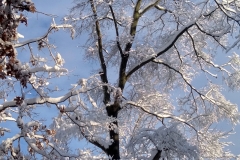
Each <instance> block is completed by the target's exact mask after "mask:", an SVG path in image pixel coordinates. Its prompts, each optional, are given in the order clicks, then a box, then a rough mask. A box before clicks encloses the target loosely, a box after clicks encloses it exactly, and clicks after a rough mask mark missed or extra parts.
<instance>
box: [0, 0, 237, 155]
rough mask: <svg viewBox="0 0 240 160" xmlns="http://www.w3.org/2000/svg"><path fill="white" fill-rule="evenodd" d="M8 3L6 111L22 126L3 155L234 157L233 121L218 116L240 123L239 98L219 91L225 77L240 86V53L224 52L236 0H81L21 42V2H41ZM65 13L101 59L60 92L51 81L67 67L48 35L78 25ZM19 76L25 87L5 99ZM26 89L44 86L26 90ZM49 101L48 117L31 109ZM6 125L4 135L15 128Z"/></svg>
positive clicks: (232, 41)
mask: <svg viewBox="0 0 240 160" xmlns="http://www.w3.org/2000/svg"><path fill="white" fill-rule="evenodd" d="M1 7H2V10H3V11H4V12H2V15H3V16H2V17H3V18H2V20H1V25H2V26H3V27H2V28H3V31H2V32H1V35H2V38H1V40H2V42H1V45H2V47H1V49H2V51H1V59H2V60H1V63H2V64H1V71H2V72H1V78H2V79H3V80H2V84H3V86H4V87H3V88H2V95H3V96H2V99H3V100H5V102H3V103H2V105H1V106H0V113H1V121H14V122H16V124H17V125H18V127H19V133H18V134H16V135H15V136H13V137H12V138H6V139H5V140H3V142H2V144H1V145H0V155H2V157H3V158H7V157H8V158H12V159H14V158H15V159H16V158H18V157H24V158H25V159H31V158H32V159H33V158H34V157H35V156H36V155H42V156H43V157H44V158H45V159H61V158H64V157H65V158H67V159H68V158H69V159H94V158H95V159H100V158H109V159H110V158H113V159H120V158H122V159H160V158H162V159H163V158H167V159H174V158H177V159H204V158H208V159H230V158H234V157H235V156H234V155H233V154H231V153H230V152H228V151H227V150H226V149H225V147H226V146H227V145H228V143H227V142H224V141H222V139H223V138H226V137H227V136H228V135H229V134H230V133H229V131H221V130H219V129H218V128H217V127H216V126H217V124H221V122H222V121H223V120H224V121H229V122H231V124H232V127H233V128H234V125H236V124H237V123H239V112H238V108H237V105H235V104H233V103H231V102H230V101H228V100H227V99H226V98H225V97H224V95H223V94H222V93H221V92H222V88H225V87H226V88H227V87H229V88H230V89H232V90H238V89H239V88H240V84H239V81H240V72H239V69H240V67H239V65H240V59H239V55H238V54H236V53H232V54H231V55H229V56H228V58H224V59H223V58H222V57H224V56H225V55H224V54H221V53H222V52H228V53H229V52H230V51H231V50H232V49H233V48H234V47H235V46H238V42H239V23H240V21H239V20H240V19H239V13H240V12H239V10H238V9H239V7H240V4H239V3H238V1H234V0H231V1H230V0H225V1H214V0H202V1H197V2H195V1H185V0H182V1H176V0H175V1H163V0H135V1H133V0H132V1H130V0H121V1H117V0H88V1H86V0H85V1H84V0H75V1H74V7H73V8H72V9H71V12H70V15H69V16H67V17H65V18H64V21H65V22H64V24H63V25H60V26H57V25H56V24H55V23H53V24H52V26H51V27H50V29H49V30H48V32H47V34H45V35H44V36H43V37H40V38H38V39H34V40H30V41H27V42H22V43H19V42H18V41H17V38H15V39H14V38H13V37H16V35H18V34H17V32H16V28H17V26H18V23H17V22H25V23H27V21H26V18H24V16H23V15H22V14H20V15H19V16H17V13H15V11H18V12H19V11H23V10H26V11H31V12H36V9H35V7H34V5H33V3H31V2H30V1H24V2H23V1H19V2H16V1H6V2H4V3H2V6H1ZM30 8H31V9H30ZM10 13H11V14H10ZM9 15H12V16H14V18H9V17H10V16H9ZM4 17H5V19H4ZM68 23H71V24H72V25H73V26H74V29H75V30H76V34H77V36H81V35H82V36H84V37H87V38H86V43H85V45H84V46H83V47H82V50H84V51H85V56H86V58H87V59H88V60H89V61H90V62H91V61H94V62H99V69H98V70H97V71H96V70H95V71H93V72H94V74H93V76H91V77H89V78H87V79H84V78H83V79H80V80H79V81H78V82H77V83H76V84H75V85H73V87H72V88H71V89H70V91H69V92H68V93H66V94H64V95H63V96H60V97H56V96H57V95H58V92H59V90H58V89H54V88H52V86H51V85H48V84H49V81H51V79H54V78H56V77H55V75H56V76H60V75H62V74H63V73H65V72H67V70H66V69H64V68H61V66H62V64H63V62H64V61H63V59H62V57H61V55H60V54H56V55H54V54H53V53H52V52H51V49H52V46H51V45H50V44H49V43H48V40H47V37H48V34H49V33H50V31H51V30H53V29H58V28H64V27H69V28H72V27H71V25H68ZM12 24H15V26H14V27H12V28H11V26H12ZM4 25H5V26H4ZM5 30H6V31H5ZM72 31H73V29H72ZM32 42H37V43H38V47H39V49H48V50H49V51H50V55H51V56H52V59H53V60H54V61H53V62H51V61H47V59H46V58H45V57H44V58H41V57H37V56H36V55H34V54H33V52H32V48H31V47H30V43H32ZM24 45H27V46H29V50H30V53H31V54H30V57H31V58H30V62H29V63H25V64H23V63H20V61H19V60H17V56H16V48H18V47H23V46H24ZM219 58H221V59H220V60H217V59H219ZM50 65H52V66H54V67H49V66H50ZM51 72H54V73H55V74H52V73H51ZM80 72H81V70H80ZM50 73H51V74H50ZM199 79H201V80H200V81H199ZM219 80H223V81H222V82H223V83H219ZM17 82H21V87H20V88H19V89H20V90H21V93H20V95H19V96H17V97H15V98H14V100H12V101H11V100H8V97H9V95H10V94H11V92H12V90H13V89H12V88H15V87H16V85H14V84H15V83H17ZM15 90H16V89H15ZM29 92H36V93H37V94H38V96H37V97H34V98H28V97H27V93H29ZM46 106H48V107H55V108H56V112H58V113H59V114H58V115H57V116H56V117H54V119H53V120H52V124H51V125H50V126H46V125H45V124H44V122H42V121H41V116H38V117H37V116H34V112H36V111H37V109H38V108H39V107H46ZM0 131H1V134H2V136H4V134H5V132H7V131H9V129H7V128H0ZM70 140H74V144H77V142H78V141H79V143H78V144H79V150H78V151H75V152H74V151H72V150H71V143H69V141H70ZM22 141H25V142H26V143H27V145H28V151H29V153H26V152H24V150H23V149H22V147H21V146H22V145H23V144H24V143H23V142H22ZM21 142H22V143H21ZM81 142H82V143H84V144H86V146H84V148H81V147H80V144H81ZM86 142H87V143H86Z"/></svg>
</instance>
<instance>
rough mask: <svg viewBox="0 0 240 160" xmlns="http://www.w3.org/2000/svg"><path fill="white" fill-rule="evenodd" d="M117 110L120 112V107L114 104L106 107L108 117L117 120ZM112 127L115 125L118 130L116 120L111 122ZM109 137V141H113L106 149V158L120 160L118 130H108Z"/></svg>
mask: <svg viewBox="0 0 240 160" xmlns="http://www.w3.org/2000/svg"><path fill="white" fill-rule="evenodd" d="M119 110H120V105H119V104H118V103H115V104H113V105H111V106H109V107H107V113H108V116H109V117H113V118H116V119H117V116H118V111H119ZM110 125H111V124H110ZM113 125H115V126H116V127H117V128H118V122H117V120H116V121H114V122H113ZM109 127H110V126H109ZM109 136H110V139H112V140H113V143H112V144H111V145H110V146H109V148H108V149H107V153H108V156H110V157H112V159H120V151H119V134H118V130H116V129H115V130H112V129H110V130H109Z"/></svg>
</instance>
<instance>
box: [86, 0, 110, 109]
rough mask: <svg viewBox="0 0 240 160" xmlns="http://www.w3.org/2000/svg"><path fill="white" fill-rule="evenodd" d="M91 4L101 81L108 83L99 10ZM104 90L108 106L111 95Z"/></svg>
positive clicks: (105, 102) (106, 88)
mask: <svg viewBox="0 0 240 160" xmlns="http://www.w3.org/2000/svg"><path fill="white" fill-rule="evenodd" d="M90 3H91V8H92V11H93V14H94V18H95V27H96V28H95V29H96V33H97V36H98V40H97V42H98V56H99V59H100V63H101V68H102V72H101V80H102V82H103V83H108V78H107V67H106V63H105V60H104V56H103V44H102V34H101V30H100V24H99V21H98V18H97V9H96V7H95V5H94V2H93V0H90ZM103 90H104V100H103V102H104V104H107V103H108V102H109V101H110V94H109V93H108V87H107V86H104V87H103Z"/></svg>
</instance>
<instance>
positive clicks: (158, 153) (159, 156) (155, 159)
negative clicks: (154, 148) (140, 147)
mask: <svg viewBox="0 0 240 160" xmlns="http://www.w3.org/2000/svg"><path fill="white" fill-rule="evenodd" d="M161 153H162V151H158V152H157V153H156V155H155V156H154V157H153V160H159V159H160V158H161Z"/></svg>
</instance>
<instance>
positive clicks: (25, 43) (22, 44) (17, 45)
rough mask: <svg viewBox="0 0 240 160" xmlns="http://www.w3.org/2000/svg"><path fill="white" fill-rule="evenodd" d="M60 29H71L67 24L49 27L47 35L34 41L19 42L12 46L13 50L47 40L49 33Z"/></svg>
mask: <svg viewBox="0 0 240 160" xmlns="http://www.w3.org/2000/svg"><path fill="white" fill-rule="evenodd" d="M61 28H63V29H64V28H72V26H71V25H68V24H63V25H51V27H50V28H49V29H48V31H47V33H45V34H44V35H43V36H41V37H39V38H35V39H30V40H27V41H24V42H21V43H17V44H15V45H13V47H14V48H19V47H22V46H25V45H27V44H30V43H34V42H38V41H40V40H42V39H44V38H47V36H48V35H49V34H50V33H51V31H52V30H57V29H61Z"/></svg>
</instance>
